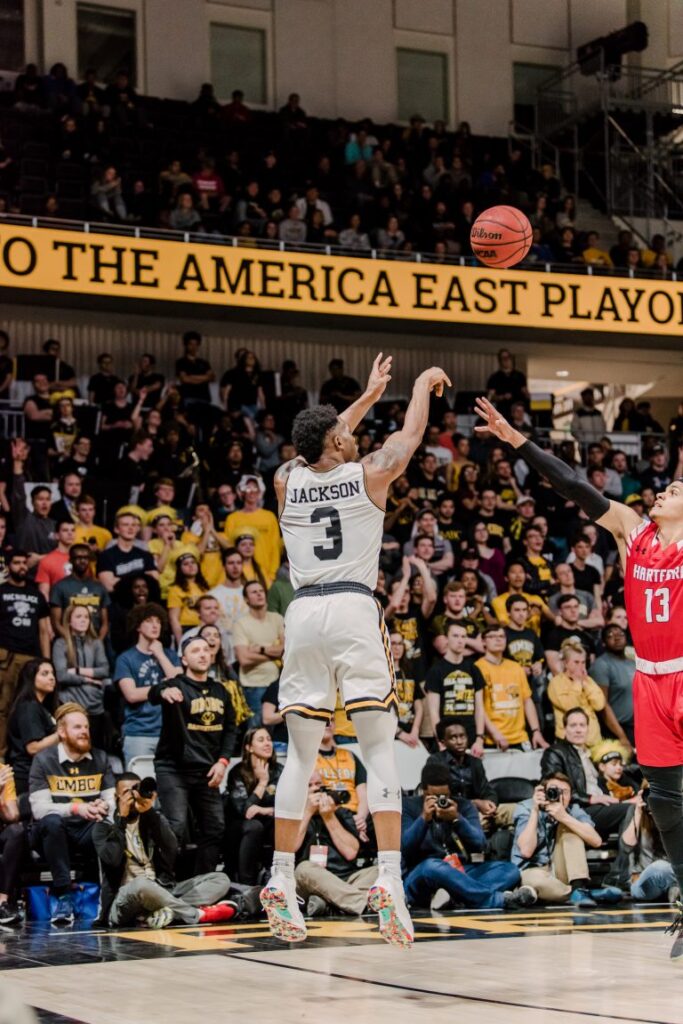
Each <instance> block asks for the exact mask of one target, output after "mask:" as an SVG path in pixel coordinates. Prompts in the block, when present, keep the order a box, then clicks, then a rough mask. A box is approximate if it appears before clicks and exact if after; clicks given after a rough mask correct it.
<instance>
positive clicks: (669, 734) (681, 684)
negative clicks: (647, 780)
mask: <svg viewBox="0 0 683 1024" xmlns="http://www.w3.org/2000/svg"><path fill="white" fill-rule="evenodd" d="M633 716H634V720H635V733H636V753H637V756H638V763H639V764H644V765H652V766H653V767H655V768H671V767H673V766H674V765H683V672H675V673H672V674H671V675H666V676H651V675H646V674H645V673H644V672H638V671H636V674H635V675H634V677H633Z"/></svg>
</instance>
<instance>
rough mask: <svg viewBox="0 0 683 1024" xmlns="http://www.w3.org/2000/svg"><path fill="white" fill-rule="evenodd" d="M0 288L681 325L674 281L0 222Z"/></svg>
mask: <svg viewBox="0 0 683 1024" xmlns="http://www.w3.org/2000/svg"><path fill="white" fill-rule="evenodd" d="M0 287H6V288H31V289H35V290H37V291H51V292H68V293H73V294H77V295H96V296H97V295H101V296H107V297H121V298H126V299H146V300H150V301H154V300H163V301H166V302H168V301H171V302H193V303H198V304H200V305H210V306H223V307H225V308H226V309H230V308H231V307H234V308H240V309H258V310H277V311H281V312H291V313H323V314H334V315H342V316H350V317H353V316H363V317H379V318H382V319H388V320H399V321H400V320H421V321H431V322H435V323H441V324H448V323H457V324H463V325H467V324H478V325H487V324H491V325H497V326H502V327H522V328H524V329H526V330H529V329H533V328H544V329H559V330H574V331H586V330H593V331H610V332H613V331H616V332H622V333H623V332H628V333H632V334H659V335H662V334H679V333H680V329H681V326H683V282H673V281H651V280H639V279H629V278H623V277H605V276H597V275H596V276H578V275H575V274H545V273H534V272H530V271H524V270H490V269H488V268H487V267H457V266H444V265H439V264H429V263H412V262H411V263H408V262H402V261H393V260H370V259H353V258H350V257H345V256H324V255H319V254H315V255H313V254H311V253H295V252H278V251H273V250H265V249H259V248H256V247H251V246H245V245H240V246H239V247H236V248H234V247H232V246H225V245H217V244H211V243H207V244H196V243H195V244H186V243H184V242H180V241H178V242H174V241H157V240H154V239H136V238H123V237H120V236H112V235H105V234H81V233H79V232H73V231H53V230H51V229H46V228H27V227H23V226H21V227H19V226H16V225H12V224H4V225H3V224H2V223H1V222H0Z"/></svg>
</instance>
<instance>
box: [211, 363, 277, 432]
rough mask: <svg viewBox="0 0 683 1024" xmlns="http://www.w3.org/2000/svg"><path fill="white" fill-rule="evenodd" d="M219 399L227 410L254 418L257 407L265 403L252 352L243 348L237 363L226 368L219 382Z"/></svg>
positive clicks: (263, 405) (259, 375) (258, 370)
mask: <svg viewBox="0 0 683 1024" xmlns="http://www.w3.org/2000/svg"><path fill="white" fill-rule="evenodd" d="M220 389H221V392H220V393H221V401H222V402H223V404H224V405H225V407H226V409H227V410H228V411H229V412H232V411H234V410H236V409H237V410H239V411H240V412H241V413H242V414H243V415H244V416H249V417H250V419H252V420H253V419H256V413H257V411H258V409H259V408H261V409H264V408H265V405H266V399H265V395H264V393H263V387H262V385H261V366H260V363H259V361H258V359H257V358H256V356H255V355H254V353H253V352H249V351H248V350H246V349H245V350H243V351H242V353H241V355H240V357H239V359H238V360H237V365H236V366H234V367H233V368H232V369H231V370H226V371H225V373H224V374H223V376H222V377H221V383H220Z"/></svg>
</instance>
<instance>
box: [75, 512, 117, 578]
mask: <svg viewBox="0 0 683 1024" xmlns="http://www.w3.org/2000/svg"><path fill="white" fill-rule="evenodd" d="M75 505H76V529H75V530H74V544H87V545H88V547H89V548H90V558H91V561H92V566H93V568H94V567H95V564H96V561H97V553H98V551H104V549H105V548H106V546H107V544H110V543H111V541H112V539H113V538H112V535H111V533H110V532H109V530H107V529H106V528H105V527H104V526H97V525H96V524H95V512H96V505H95V499H94V498H92V497H91V496H90V495H89V494H81V496H80V497H79V498H77V499H76V502H75Z"/></svg>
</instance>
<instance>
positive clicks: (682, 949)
mask: <svg viewBox="0 0 683 1024" xmlns="http://www.w3.org/2000/svg"><path fill="white" fill-rule="evenodd" d="M477 412H478V413H479V415H480V416H481V417H482V419H483V420H484V421H485V424H484V425H483V426H478V427H476V428H475V429H476V430H477V431H478V432H480V433H486V432H488V433H491V434H493V435H494V436H495V437H497V438H499V439H500V440H501V441H504V442H506V443H507V444H509V445H510V446H511V447H512V448H515V449H517V451H518V454H519V455H520V456H521V457H522V458H523V459H524V461H525V462H526V463H527V464H528V465H529V466H531V467H532V468H533V469H535V470H536V471H537V472H538V473H540V474H541V476H544V477H546V479H547V480H548V481H549V482H550V483H551V484H552V486H553V487H554V488H555V490H556V491H557V493H558V494H560V495H561V496H562V497H563V498H566V499H567V500H569V501H573V502H575V503H576V504H577V505H578V507H579V508H580V509H581V510H582V511H583V512H585V514H586V515H587V516H589V518H590V519H592V520H593V521H594V522H596V523H598V525H599V526H602V527H604V528H605V529H606V530H609V532H610V533H611V534H612V536H613V537H614V539H615V540H616V542H617V547H618V548H619V554H620V556H621V562H622V565H623V567H624V579H625V589H624V593H625V600H626V612H627V615H628V623H629V627H630V630H631V635H632V637H633V643H634V647H635V651H636V674H635V676H634V680H633V709H634V720H635V737H636V752H637V755H638V762H639V764H640V766H641V768H642V770H643V774H644V775H645V777H646V779H647V780H648V782H649V784H650V797H649V806H650V811H651V813H652V816H653V818H654V820H655V824H656V825H657V828H658V829H659V832H660V834H661V837H662V841H663V843H664V848H665V850H666V853H667V856H668V858H669V860H670V861H671V866H672V868H673V871H674V873H675V875H676V878H677V879H678V884H679V887H680V889H681V892H683V481H682V480H674V481H673V483H671V484H670V485H669V486H668V487H667V488H666V490H664V491H662V492H661V493H660V494H658V495H657V500H656V501H655V503H654V505H653V506H652V508H651V509H650V518H651V520H652V521H651V522H649V521H648V520H645V519H641V517H640V516H639V515H638V514H637V513H636V512H634V511H633V509H632V508H630V507H629V506H628V505H623V504H622V503H621V502H619V501H610V500H609V499H608V498H606V497H605V496H604V495H603V494H600V492H599V491H596V490H595V488H594V487H591V485H590V484H589V483H588V482H587V481H586V480H584V479H583V478H582V477H580V476H579V474H578V473H577V472H576V471H575V470H574V469H572V468H571V467H570V466H567V465H566V464H565V463H564V462H562V460H561V459H558V458H556V457H555V456H554V455H552V454H550V452H546V451H543V450H542V449H541V448H539V447H538V446H537V445H535V444H533V442H531V441H527V439H526V438H525V437H524V435H523V434H520V433H519V431H517V430H515V429H514V427H512V426H510V424H509V423H508V422H507V420H506V419H505V418H504V417H503V416H501V414H500V413H499V412H498V410H497V409H496V408H495V407H494V406H493V405H492V404H491V403H490V402H489V401H488V399H486V398H479V399H477ZM677 910H678V914H677V917H676V919H675V921H674V922H673V924H672V925H671V929H670V930H671V931H672V932H673V933H674V934H675V935H676V939H675V942H674V945H673V949H672V950H671V956H672V957H673V958H677V957H679V956H683V905H681V904H680V903H679V904H678V905H677Z"/></svg>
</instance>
